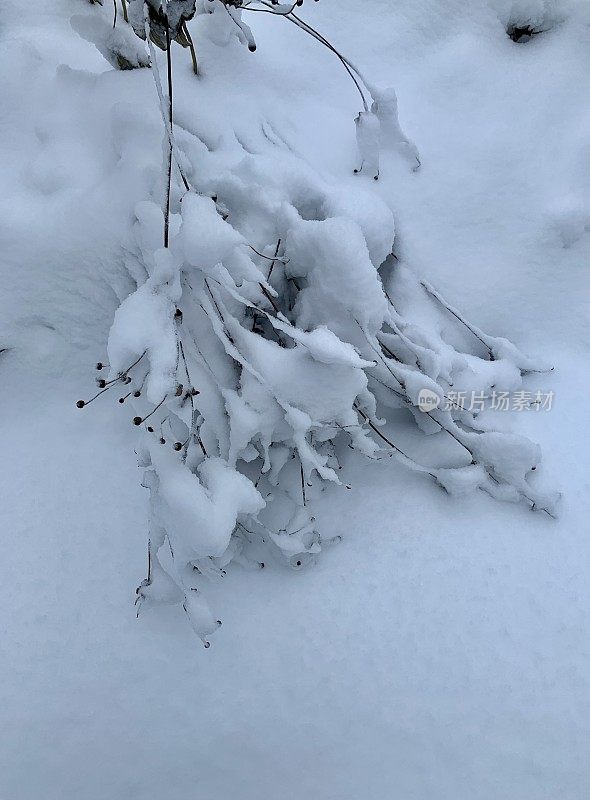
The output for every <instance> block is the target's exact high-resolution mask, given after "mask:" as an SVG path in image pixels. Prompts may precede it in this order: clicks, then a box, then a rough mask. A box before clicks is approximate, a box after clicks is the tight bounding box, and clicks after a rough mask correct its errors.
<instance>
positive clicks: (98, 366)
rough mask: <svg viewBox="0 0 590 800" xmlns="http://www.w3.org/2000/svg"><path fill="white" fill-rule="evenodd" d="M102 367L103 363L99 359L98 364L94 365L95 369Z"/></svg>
mask: <svg viewBox="0 0 590 800" xmlns="http://www.w3.org/2000/svg"><path fill="white" fill-rule="evenodd" d="M103 368H104V364H103V363H102V361H99V362H98V364H97V365H96V369H103Z"/></svg>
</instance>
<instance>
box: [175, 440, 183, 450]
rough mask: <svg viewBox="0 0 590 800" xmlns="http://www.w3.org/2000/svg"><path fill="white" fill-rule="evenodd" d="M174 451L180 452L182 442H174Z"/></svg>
mask: <svg viewBox="0 0 590 800" xmlns="http://www.w3.org/2000/svg"><path fill="white" fill-rule="evenodd" d="M174 449H175V450H176V451H178V450H182V442H174Z"/></svg>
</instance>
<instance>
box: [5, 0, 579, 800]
mask: <svg viewBox="0 0 590 800" xmlns="http://www.w3.org/2000/svg"><path fill="white" fill-rule="evenodd" d="M509 5H510V4H509V3H502V2H500V0H497V1H496V2H492V0H474V2H470V3H464V2H459V1H458V0H456V1H452V0H421V1H420V2H417V0H396V1H395V2H390V0H367V1H366V2H355V1H354V0H340V2H338V3H336V2H335V0H322V2H320V3H318V4H317V5H316V4H312V3H306V4H305V6H304V9H303V11H302V14H303V16H305V18H307V19H309V20H310V21H313V22H314V24H317V26H318V27H319V28H320V29H321V30H322V32H324V33H325V34H327V35H329V38H330V39H331V41H332V42H333V43H334V44H335V45H337V46H339V47H340V48H341V49H342V51H343V52H345V53H346V54H347V55H348V56H349V57H350V58H351V59H352V60H353V61H354V62H356V63H357V64H358V65H359V66H362V69H363V71H364V72H365V73H366V74H367V75H369V76H371V77H372V78H374V79H375V80H376V81H377V82H380V83H382V84H392V85H395V86H396V88H397V90H398V96H399V103H400V118H401V121H402V124H403V125H404V127H405V129H406V130H407V132H408V134H409V135H410V136H411V137H412V138H413V139H414V140H415V141H416V142H417V144H418V146H419V148H420V152H421V157H422V163H423V166H422V169H421V170H420V172H418V173H416V174H413V173H411V172H409V171H408V169H407V165H405V164H404V163H403V162H402V161H401V160H399V161H398V160H396V159H395V158H394V157H393V156H387V157H385V159H384V161H383V163H382V173H381V180H380V181H379V184H377V185H375V186H373V185H372V182H371V186H370V187H369V188H370V190H371V191H376V192H379V193H380V194H381V196H382V197H383V198H384V199H385V200H386V201H387V203H388V204H389V205H390V206H391V208H392V209H393V210H394V213H395V216H396V224H397V231H398V243H397V252H398V255H399V256H400V258H402V259H403V260H404V262H405V263H407V264H408V265H409V266H410V268H412V269H413V270H415V271H416V272H418V273H419V274H420V275H422V276H425V277H427V278H428V279H429V280H430V281H431V282H432V283H434V284H435V285H436V286H437V287H438V288H439V289H440V290H441V291H444V293H445V295H446V297H447V298H448V299H449V300H450V301H451V302H452V303H453V304H454V305H455V306H458V307H460V308H461V309H462V311H464V312H465V313H466V315H467V316H468V318H470V319H471V320H473V321H474V322H475V323H477V324H478V325H479V326H480V327H482V328H485V329H486V330H487V331H489V332H490V333H493V334H495V335H502V336H508V337H509V338H510V339H512V341H514V342H516V343H517V344H518V345H519V346H521V347H522V349H523V350H525V352H529V353H531V354H534V355H538V356H541V357H543V358H546V359H549V360H550V361H552V362H553V363H554V364H555V365H556V369H555V371H554V373H552V374H551V375H549V376H547V375H543V376H534V375H533V376H529V377H528V378H527V388H529V389H531V390H536V389H537V388H539V389H543V390H548V391H549V390H551V391H553V392H554V397H555V400H554V403H553V408H552V410H551V411H550V412H539V413H534V412H524V413H521V414H516V413H512V414H508V415H507V416H509V417H510V419H509V420H507V425H509V426H510V427H511V428H513V429H514V430H518V431H519V432H523V433H526V434H527V435H529V436H530V437H531V438H532V439H534V440H536V441H539V442H540V443H541V444H542V446H543V451H544V469H543V472H544V475H543V478H544V481H545V482H546V483H547V484H549V485H554V486H556V487H558V488H559V489H561V490H562V491H563V492H564V494H565V497H564V503H563V507H562V511H561V515H560V518H559V520H558V521H554V520H552V519H550V518H549V517H548V516H546V515H537V514H534V513H531V512H530V511H528V510H527V508H526V507H525V506H518V505H511V504H500V503H497V502H494V501H493V500H491V499H489V498H488V497H487V496H485V495H484V494H483V493H481V492H479V493H477V494H475V495H473V496H468V497H465V498H461V497H459V498H450V497H448V496H446V495H444V494H443V493H442V492H441V491H440V490H439V489H437V488H436V487H434V486H433V485H431V484H430V483H429V482H427V481H426V480H425V479H424V477H423V476H421V475H417V474H413V473H410V472H408V471H407V470H405V469H404V468H403V467H401V466H400V465H398V464H395V463H393V462H389V461H388V462H387V463H379V464H376V463H372V462H362V463H361V462H356V461H354V460H351V461H350V463H349V464H348V465H347V467H346V470H347V472H346V479H347V480H348V481H349V483H350V485H351V486H352V489H351V490H349V491H346V490H343V491H341V492H340V493H338V494H337V495H331V499H330V502H329V503H325V504H323V505H322V504H321V503H320V504H319V505H318V509H317V515H318V517H319V520H320V523H321V528H322V531H324V532H326V533H328V534H329V533H333V534H341V535H342V536H343V541H342V542H341V543H340V544H339V545H337V546H334V547H333V548H330V549H328V550H326V552H325V553H323V555H322V557H321V559H320V560H319V562H318V564H317V565H316V566H314V567H313V568H311V569H309V570H306V571H301V572H297V573H292V572H290V571H287V570H285V569H283V568H280V567H279V566H273V565H269V566H268V568H267V569H265V570H264V571H262V572H255V573H252V572H248V571H244V570H242V569H241V568H240V567H238V566H236V567H232V568H231V569H230V570H229V571H228V575H227V577H226V578H225V579H224V580H223V583H222V584H215V583H213V584H212V585H211V587H210V588H209V596H210V600H211V603H212V605H213V606H214V608H215V611H216V612H217V613H218V615H219V616H220V618H221V619H223V623H224V624H223V628H222V629H221V631H220V632H219V633H218V634H216V636H215V639H214V642H213V644H212V646H211V648H210V649H208V650H205V649H204V648H203V647H202V646H201V643H200V642H199V641H198V639H196V638H195V637H194V635H193V633H192V632H191V630H190V628H189V625H188V624H187V621H186V618H185V617H184V615H182V614H179V613H178V612H177V610H176V609H157V610H151V611H148V612H146V613H145V614H142V616H141V618H140V620H136V618H135V613H134V607H133V600H134V589H135V587H136V586H137V584H138V583H139V581H140V580H141V579H142V578H143V576H144V569H145V541H146V524H147V507H146V493H145V490H143V489H141V488H140V486H139V474H138V471H137V468H136V459H135V455H134V452H133V449H134V445H135V430H134V428H133V426H131V425H130V422H129V415H128V414H127V413H124V412H122V411H121V410H120V408H118V407H116V404H115V403H113V402H111V401H110V400H109V401H108V402H105V403H104V404H102V405H98V403H97V404H95V405H93V406H92V407H91V408H90V409H87V410H86V411H85V412H84V413H80V411H78V409H76V408H75V405H74V402H75V400H76V399H77V398H78V397H80V396H87V392H88V387H89V386H91V385H92V378H91V369H92V364H93V363H94V362H95V361H97V360H98V359H101V358H103V357H104V353H105V347H106V337H107V333H108V328H109V326H110V324H111V321H112V317H113V314H114V311H115V309H116V308H117V305H118V303H119V298H121V297H123V296H125V294H126V293H127V292H129V291H130V289H131V287H130V286H128V285H126V284H125V283H124V282H123V281H122V279H121V278H120V275H121V269H120V265H121V259H122V255H121V251H120V246H119V245H120V241H121V240H122V239H123V237H124V234H125V231H126V229H127V227H128V224H129V216H130V214H131V211H132V209H133V207H134V205H135V203H136V202H137V200H139V199H142V198H143V197H144V196H145V194H146V192H147V188H148V184H149V181H150V180H151V179H152V178H153V175H151V173H150V170H151V169H153V168H156V169H157V168H159V158H160V155H161V128H160V118H159V111H158V106H157V97H156V94H155V91H154V88H153V82H152V77H151V74H150V72H149V71H148V70H137V71H132V72H116V71H112V70H111V69H110V68H109V65H108V64H107V63H106V62H105V61H104V59H103V58H102V57H101V56H100V54H99V53H98V51H97V50H95V49H94V48H93V46H92V45H91V44H89V43H88V42H87V41H85V40H83V39H82V38H80V37H79V36H78V35H77V34H76V33H75V32H74V31H73V30H72V27H71V26H70V22H69V19H70V17H71V16H72V15H73V14H94V13H100V10H99V9H97V8H96V7H92V6H87V5H86V3H84V2H82V0H34V2H30V3H27V4H24V5H23V4H21V3H18V2H16V0H7V2H5V4H4V6H5V7H3V9H2V15H1V19H0V64H1V65H2V75H3V79H2V89H1V90H0V96H1V99H2V103H1V104H0V152H1V153H2V169H1V172H0V245H1V247H0V280H1V282H0V285H1V286H2V290H1V292H0V336H1V337H2V338H1V340H0V348H1V347H10V348H11V349H10V350H9V351H6V352H4V353H1V354H0V376H1V383H0V387H1V389H0V431H1V442H2V450H1V452H2V457H1V458H0V485H1V486H2V487H3V492H2V504H1V506H0V518H1V526H0V529H1V530H2V533H3V536H2V542H3V547H2V558H1V559H0V598H1V599H0V607H1V608H2V610H3V624H2V633H1V636H0V722H1V727H0V798H1V800H40V798H44V799H46V800H74V799H75V800H78V798H83V800H133V799H134V798H144V797H150V798H152V797H153V798H156V799H157V800H180V798H185V797H190V798H192V797H198V798H207V800H209V799H211V800H229V799H230V798H236V799H237V800H250V799H251V798H252V799H253V798H264V800H266V799H267V798H268V800H303V798H307V797H310V798H313V800H359V799H360V798H362V799H363V800H390V799H391V800H472V798H474V797H478V798H480V797H481V798H483V800H556V798H559V800H584V799H585V798H587V797H588V796H589V795H590V767H589V766H588V758H587V756H588V751H589V748H590V721H589V720H590V660H589V656H590V645H589V642H590V638H589V634H590V581H589V579H588V578H589V575H590V543H589V542H588V531H589V527H588V519H589V518H590V500H589V497H590V494H589V488H590V480H589V478H588V475H589V467H590V460H589V458H588V446H587V442H588V441H590V417H589V415H588V413H587V410H586V406H587V402H588V396H589V394H590V379H589V371H588V366H587V365H588V358H589V350H590V347H589V344H590V341H589V340H590V325H589V324H588V310H589V309H588V306H589V300H590V285H589V284H590V281H589V277H588V274H589V273H588V261H589V256H590V233H588V232H587V231H585V227H588V228H590V89H589V87H588V82H587V80H586V77H585V76H587V75H588V74H589V70H590V47H589V45H590V17H589V16H588V15H587V14H586V13H585V11H584V9H583V7H582V6H575V5H572V4H566V3H565V2H564V3H563V4H559V3H555V4H553V6H552V7H554V8H557V10H558V12H559V11H560V10H561V11H563V15H562V16H563V17H564V19H561V20H560V19H559V14H557V17H558V20H557V22H556V23H555V25H554V27H553V28H552V29H551V30H550V31H548V32H546V33H544V34H541V35H539V36H536V37H534V38H533V39H532V40H531V41H530V42H527V43H524V44H515V43H513V42H512V41H511V40H510V39H508V37H507V36H506V34H505V30H504V26H503V25H502V22H506V20H507V16H508V15H507V13H506V6H509ZM521 5H529V6H530V5H531V3H527V4H524V3H523V4H521ZM539 5H542V4H541V3H539ZM582 5H583V4H582ZM109 11H110V9H106V7H105V14H107V13H109ZM568 14H571V16H569V17H568ZM251 16H252V17H253V19H250V20H249V22H250V23H251V24H252V26H253V28H254V29H255V32H256V37H257V42H258V49H257V52H256V53H255V54H250V53H248V52H247V50H246V49H245V48H244V49H238V48H236V49H235V50H232V51H231V57H230V56H228V53H227V50H226V49H219V50H218V49H217V48H215V47H214V46H213V45H210V44H203V45H202V47H200V48H199V54H200V57H201V59H202V66H203V70H204V73H205V78H204V79H202V81H201V82H199V81H198V80H197V79H195V78H194V76H193V75H192V73H191V71H190V59H189V57H188V55H187V53H186V52H182V51H180V49H179V48H176V49H175V58H176V63H175V76H176V77H175V89H176V109H177V111H176V113H177V118H178V120H183V119H184V120H186V125H187V128H190V126H191V125H192V126H197V129H199V128H198V126H199V120H201V119H202V117H207V119H210V118H211V115H209V116H207V115H206V113H205V112H203V114H202V115H201V114H200V103H201V104H203V105H204V104H205V101H208V102H210V101H211V97H212V96H213V94H214V92H215V90H216V88H217V89H218V98H217V103H219V104H220V105H221V104H226V105H227V112H226V116H227V118H229V119H230V120H231V122H232V124H233V125H234V127H235V129H236V132H237V133H238V132H239V135H240V139H241V140H242V141H244V142H246V143H248V144H249V145H250V146H252V147H259V146H263V145H261V144H260V138H259V137H260V134H259V128H260V121H261V120H266V121H269V122H270V123H271V124H272V126H273V129H274V130H276V131H280V132H281V134H282V135H283V136H284V138H285V140H287V141H288V142H289V144H290V145H291V146H292V147H293V148H294V149H295V150H297V151H298V152H299V153H301V154H302V155H303V156H304V157H305V158H307V159H308V160H309V162H310V163H311V164H312V165H313V166H314V167H316V168H317V169H319V170H321V171H322V173H323V174H325V175H333V176H336V177H338V179H339V180H341V181H342V182H343V185H346V181H350V184H351V185H354V182H355V181H359V180H360V181H363V180H364V179H363V178H355V177H353V176H352V175H350V171H351V167H352V165H353V164H354V162H355V158H356V156H355V149H354V125H353V124H352V119H353V117H354V116H355V114H356V113H357V111H358V100H357V98H356V96H355V92H354V87H353V86H352V84H351V83H350V82H349V81H348V80H347V77H346V74H345V73H344V71H343V70H342V68H341V66H340V64H339V63H338V62H337V61H336V60H335V59H334V58H333V57H332V55H331V54H330V53H329V52H328V51H326V50H323V49H321V48H319V46H318V45H317V43H316V42H314V41H312V40H310V39H308V38H306V37H305V36H304V35H303V34H302V33H301V32H300V31H299V30H297V29H296V28H295V27H294V26H290V25H288V23H287V22H286V21H285V20H279V19H274V18H271V17H270V16H269V15H265V14H258V15H254V14H253V15H251ZM193 32H194V34H195V38H196V39H197V41H198V25H195V26H193ZM134 101H135V102H137V103H138V104H139V105H140V107H141V113H142V116H140V117H138V118H137V119H136V122H135V124H136V125H137V126H138V127H137V131H139V129H140V128H141V137H138V138H140V139H141V143H142V145H141V148H135V149H133V147H132V145H133V142H134V141H137V140H134V138H133V137H134V135H135V134H134V130H135V129H134V128H133V124H134V123H133V119H132V117H131V116H130V112H128V111H127V110H126V109H127V108H128V104H130V103H133V102H134ZM116 104H123V105H118V106H117V108H116V109H115V111H114V112H113V108H114V107H115V105H116ZM125 104H127V105H125ZM130 131H131V132H130ZM202 133H203V135H206V134H207V131H206V130H205V131H202ZM150 137H151V140H150ZM257 137H258V138H257ZM130 142H131V144H130ZM151 144H153V148H152V147H151ZM152 150H153V152H152ZM154 153H155V155H154ZM347 176H349V177H347ZM515 417H518V418H517V419H515ZM401 435H404V434H403V433H400V436H401ZM407 435H408V436H410V434H409V433H408V434H407ZM335 498H336V505H335V504H334V499H335Z"/></svg>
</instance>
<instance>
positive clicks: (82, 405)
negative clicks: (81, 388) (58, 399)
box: [76, 400, 86, 408]
mask: <svg viewBox="0 0 590 800" xmlns="http://www.w3.org/2000/svg"><path fill="white" fill-rule="evenodd" d="M85 405H86V403H85V402H84V400H78V402H77V403H76V408H84V406H85Z"/></svg>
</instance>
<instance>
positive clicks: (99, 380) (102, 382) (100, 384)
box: [96, 378, 107, 389]
mask: <svg viewBox="0 0 590 800" xmlns="http://www.w3.org/2000/svg"><path fill="white" fill-rule="evenodd" d="M96 385H97V386H98V388H99V389H104V387H105V386H106V385H107V382H106V381H105V379H104V378H97V379H96Z"/></svg>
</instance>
